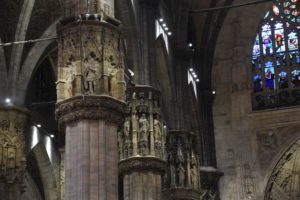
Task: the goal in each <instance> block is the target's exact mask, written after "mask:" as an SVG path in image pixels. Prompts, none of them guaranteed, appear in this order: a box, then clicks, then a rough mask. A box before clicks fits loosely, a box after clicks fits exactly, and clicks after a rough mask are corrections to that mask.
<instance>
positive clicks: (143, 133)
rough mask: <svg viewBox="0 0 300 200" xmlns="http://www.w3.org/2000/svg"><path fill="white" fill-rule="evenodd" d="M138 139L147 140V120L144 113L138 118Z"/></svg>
mask: <svg viewBox="0 0 300 200" xmlns="http://www.w3.org/2000/svg"><path fill="white" fill-rule="evenodd" d="M139 131H140V132H139V133H140V134H139V140H140V141H147V140H148V133H149V121H148V119H147V118H146V115H145V113H143V114H142V116H141V118H140V119H139Z"/></svg>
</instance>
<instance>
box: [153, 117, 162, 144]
mask: <svg viewBox="0 0 300 200" xmlns="http://www.w3.org/2000/svg"><path fill="white" fill-rule="evenodd" d="M153 134H154V141H160V140H161V123H160V121H159V117H158V116H156V118H154V120H153Z"/></svg>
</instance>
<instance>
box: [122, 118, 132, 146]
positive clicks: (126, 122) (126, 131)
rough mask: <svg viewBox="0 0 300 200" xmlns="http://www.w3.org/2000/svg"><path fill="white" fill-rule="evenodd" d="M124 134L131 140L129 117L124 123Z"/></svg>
mask: <svg viewBox="0 0 300 200" xmlns="http://www.w3.org/2000/svg"><path fill="white" fill-rule="evenodd" d="M123 134H124V139H125V141H127V140H130V135H129V134H130V121H129V119H128V117H127V118H126V119H125V122H124V125H123Z"/></svg>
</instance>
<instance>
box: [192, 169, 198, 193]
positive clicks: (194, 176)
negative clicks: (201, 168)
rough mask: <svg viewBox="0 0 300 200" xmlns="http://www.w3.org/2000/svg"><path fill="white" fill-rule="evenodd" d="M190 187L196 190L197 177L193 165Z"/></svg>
mask: <svg viewBox="0 0 300 200" xmlns="http://www.w3.org/2000/svg"><path fill="white" fill-rule="evenodd" d="M191 185H192V187H193V188H196V189H197V188H198V175H197V168H196V166H195V165H194V166H193V167H192V168H191Z"/></svg>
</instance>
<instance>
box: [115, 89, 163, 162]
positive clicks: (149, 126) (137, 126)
mask: <svg viewBox="0 0 300 200" xmlns="http://www.w3.org/2000/svg"><path fill="white" fill-rule="evenodd" d="M127 102H128V110H127V117H126V119H125V122H124V124H123V126H122V128H120V131H119V151H120V159H121V160H122V159H127V158H130V157H134V156H155V157H157V158H160V159H164V152H165V151H164V143H165V138H166V131H165V129H164V127H163V121H162V119H161V113H160V92H159V91H157V90H155V89H153V88H152V87H147V86H137V87H132V88H129V89H128V90H127Z"/></svg>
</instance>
